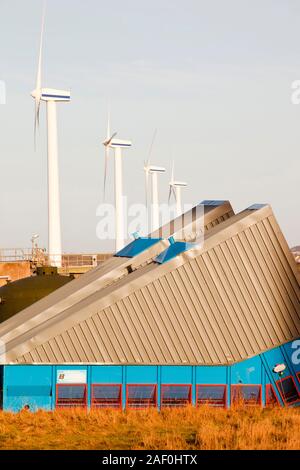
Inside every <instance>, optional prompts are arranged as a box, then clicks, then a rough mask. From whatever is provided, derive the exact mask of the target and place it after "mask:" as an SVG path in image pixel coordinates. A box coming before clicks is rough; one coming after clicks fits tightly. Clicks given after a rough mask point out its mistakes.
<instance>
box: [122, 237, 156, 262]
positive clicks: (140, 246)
mask: <svg viewBox="0 0 300 470" xmlns="http://www.w3.org/2000/svg"><path fill="white" fill-rule="evenodd" d="M161 240H162V238H146V237H145V238H144V237H140V238H136V239H135V240H133V241H132V242H131V243H129V244H128V245H126V246H124V248H122V250H120V251H118V252H117V253H116V254H115V256H118V257H121V258H133V257H134V256H137V255H139V254H140V253H142V252H143V251H145V250H148V248H150V247H151V246H153V245H155V244H156V243H158V242H160V241H161Z"/></svg>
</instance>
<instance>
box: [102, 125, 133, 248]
mask: <svg viewBox="0 0 300 470" xmlns="http://www.w3.org/2000/svg"><path fill="white" fill-rule="evenodd" d="M116 135H117V133H116V132H115V133H113V134H112V135H111V134H110V118H109V116H108V120H107V134H106V140H105V141H104V142H103V145H104V147H105V169H104V196H105V189H106V179H107V164H108V157H109V150H110V149H111V148H113V149H114V151H115V231H116V232H115V237H116V245H115V249H116V252H118V251H120V250H121V249H122V248H123V247H124V244H125V240H124V239H125V233H124V206H123V179H122V149H124V148H129V147H131V145H132V143H131V142H130V141H129V140H121V139H115V136H116Z"/></svg>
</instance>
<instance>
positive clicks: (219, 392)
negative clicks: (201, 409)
mask: <svg viewBox="0 0 300 470" xmlns="http://www.w3.org/2000/svg"><path fill="white" fill-rule="evenodd" d="M197 405H198V406H200V405H209V406H214V407H222V408H224V407H225V406H226V385H197Z"/></svg>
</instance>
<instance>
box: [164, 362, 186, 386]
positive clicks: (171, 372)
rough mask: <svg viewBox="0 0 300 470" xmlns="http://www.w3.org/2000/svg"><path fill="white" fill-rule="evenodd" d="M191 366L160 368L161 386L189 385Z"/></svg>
mask: <svg viewBox="0 0 300 470" xmlns="http://www.w3.org/2000/svg"><path fill="white" fill-rule="evenodd" d="M192 381H193V373H192V366H161V383H162V384H180V383H182V384H191V383H192Z"/></svg>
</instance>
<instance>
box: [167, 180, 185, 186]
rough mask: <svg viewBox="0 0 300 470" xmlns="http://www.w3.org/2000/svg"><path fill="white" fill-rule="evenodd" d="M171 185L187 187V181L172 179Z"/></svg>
mask: <svg viewBox="0 0 300 470" xmlns="http://www.w3.org/2000/svg"><path fill="white" fill-rule="evenodd" d="M169 185H170V186H172V187H173V188H186V187H187V183H185V182H184V181H170V183H169Z"/></svg>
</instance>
